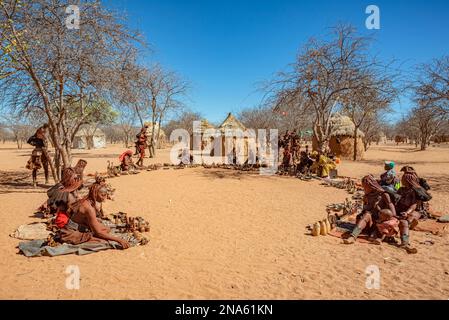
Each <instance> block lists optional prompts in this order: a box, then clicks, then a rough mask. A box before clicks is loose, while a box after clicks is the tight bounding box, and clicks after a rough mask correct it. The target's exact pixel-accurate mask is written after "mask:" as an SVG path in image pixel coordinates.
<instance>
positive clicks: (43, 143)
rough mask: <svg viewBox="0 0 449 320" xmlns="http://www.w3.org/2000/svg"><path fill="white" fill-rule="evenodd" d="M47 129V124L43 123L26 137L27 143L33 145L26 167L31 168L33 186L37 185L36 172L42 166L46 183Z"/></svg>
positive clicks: (46, 182) (47, 160)
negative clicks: (31, 134)
mask: <svg viewBox="0 0 449 320" xmlns="http://www.w3.org/2000/svg"><path fill="white" fill-rule="evenodd" d="M47 129H48V124H46V123H45V124H44V125H43V126H41V127H40V128H39V129H37V130H36V133H35V134H34V135H33V136H32V137H30V138H29V139H28V143H29V144H31V145H32V146H34V149H33V151H32V153H31V158H30V160H28V163H27V165H26V168H27V169H29V170H32V177H33V186H34V187H36V186H37V172H38V171H39V170H40V169H41V168H42V167H43V168H44V175H45V184H48V183H49V181H48V162H49V159H48V153H47V152H48V151H47Z"/></svg>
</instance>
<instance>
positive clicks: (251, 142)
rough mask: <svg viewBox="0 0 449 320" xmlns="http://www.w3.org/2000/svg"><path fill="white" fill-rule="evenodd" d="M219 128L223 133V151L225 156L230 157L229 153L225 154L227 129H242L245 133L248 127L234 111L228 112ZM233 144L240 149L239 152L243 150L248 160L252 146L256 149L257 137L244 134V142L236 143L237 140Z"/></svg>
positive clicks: (244, 156)
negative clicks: (235, 115)
mask: <svg viewBox="0 0 449 320" xmlns="http://www.w3.org/2000/svg"><path fill="white" fill-rule="evenodd" d="M218 129H219V130H220V131H221V135H222V138H221V148H222V153H223V155H224V156H226V157H228V156H229V155H227V154H225V153H226V149H225V147H226V131H227V130H241V131H242V133H245V132H246V130H247V128H246V127H245V126H244V125H243V124H242V123H241V122H240V121H239V120H238V119H237V118H236V117H234V115H233V114H232V113H228V116H227V117H226V119H225V120H224V121H223V122H222V124H221V125H220V126H219V127H218ZM228 139H229V137H228ZM232 144H233V147H235V148H236V149H238V150H237V153H240V152H242V154H243V158H244V159H245V161H246V160H247V159H248V155H249V151H250V150H249V149H250V147H253V148H254V149H255V146H256V137H247V136H244V137H243V144H240V145H239V144H238V145H236V144H235V141H233V142H232ZM229 147H230V146H229ZM229 147H228V148H229ZM240 148H243V150H240ZM228 151H229V150H228Z"/></svg>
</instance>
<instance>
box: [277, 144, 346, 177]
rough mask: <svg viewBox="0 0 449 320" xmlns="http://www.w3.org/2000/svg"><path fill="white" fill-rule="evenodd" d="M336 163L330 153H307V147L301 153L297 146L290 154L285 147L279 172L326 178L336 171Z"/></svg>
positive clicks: (289, 150) (288, 149)
mask: <svg viewBox="0 0 449 320" xmlns="http://www.w3.org/2000/svg"><path fill="white" fill-rule="evenodd" d="M336 162H338V161H336V159H335V156H334V155H333V154H332V153H331V152H326V153H325V154H324V153H322V154H319V153H318V152H317V151H313V152H312V153H309V148H308V146H307V145H306V149H305V151H301V148H300V146H298V147H297V148H296V149H295V152H291V149H290V148H289V147H288V146H287V147H284V151H283V158H282V164H281V168H280V172H284V173H285V172H291V173H293V174H294V175H299V174H310V173H311V174H316V175H317V176H319V177H321V178H327V177H330V176H331V173H332V171H333V170H335V169H336Z"/></svg>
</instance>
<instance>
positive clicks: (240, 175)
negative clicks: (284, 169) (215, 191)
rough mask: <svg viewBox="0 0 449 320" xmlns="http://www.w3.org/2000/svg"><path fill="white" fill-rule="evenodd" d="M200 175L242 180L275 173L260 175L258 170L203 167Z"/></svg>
mask: <svg viewBox="0 0 449 320" xmlns="http://www.w3.org/2000/svg"><path fill="white" fill-rule="evenodd" d="M202 175H203V176H204V177H206V178H209V179H213V180H215V179H234V180H243V179H248V178H254V177H257V178H273V177H277V176H276V175H260V172H259V171H240V170H232V169H227V170H216V169H204V170H203V172H202Z"/></svg>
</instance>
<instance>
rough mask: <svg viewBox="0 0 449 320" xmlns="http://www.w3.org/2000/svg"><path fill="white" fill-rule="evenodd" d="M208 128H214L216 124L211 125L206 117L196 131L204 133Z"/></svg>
mask: <svg viewBox="0 0 449 320" xmlns="http://www.w3.org/2000/svg"><path fill="white" fill-rule="evenodd" d="M195 129H197V128H196V127H195ZM207 129H214V126H213V125H211V124H210V123H209V121H207V120H206V119H201V120H200V126H199V128H198V130H195V132H197V133H204V131H206V130H207Z"/></svg>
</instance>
